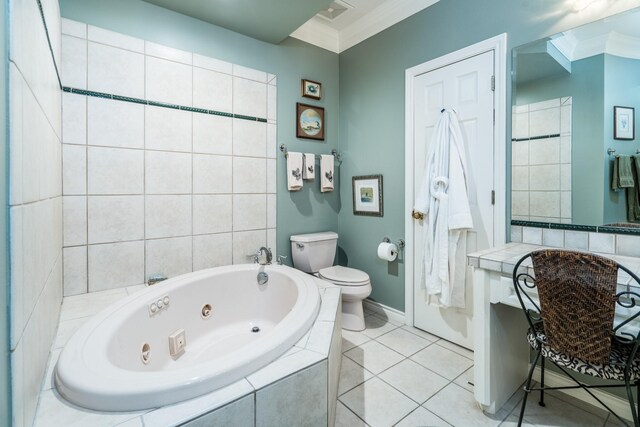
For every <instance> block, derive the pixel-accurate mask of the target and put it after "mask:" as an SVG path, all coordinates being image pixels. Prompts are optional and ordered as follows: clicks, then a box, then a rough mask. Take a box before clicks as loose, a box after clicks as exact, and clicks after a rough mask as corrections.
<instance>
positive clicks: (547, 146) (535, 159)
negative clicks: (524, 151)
mask: <svg viewBox="0 0 640 427" xmlns="http://www.w3.org/2000/svg"><path fill="white" fill-rule="evenodd" d="M557 163H560V138H546V139H535V140H531V141H529V164H530V165H549V164H557Z"/></svg>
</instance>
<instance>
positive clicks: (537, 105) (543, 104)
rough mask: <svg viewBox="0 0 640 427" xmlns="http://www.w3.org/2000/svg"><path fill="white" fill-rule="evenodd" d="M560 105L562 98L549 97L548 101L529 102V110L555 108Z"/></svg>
mask: <svg viewBox="0 0 640 427" xmlns="http://www.w3.org/2000/svg"><path fill="white" fill-rule="evenodd" d="M559 106H560V98H554V99H549V100H547V101H539V102H534V103H533V104H529V111H537V110H544V109H553V108H554V107H559Z"/></svg>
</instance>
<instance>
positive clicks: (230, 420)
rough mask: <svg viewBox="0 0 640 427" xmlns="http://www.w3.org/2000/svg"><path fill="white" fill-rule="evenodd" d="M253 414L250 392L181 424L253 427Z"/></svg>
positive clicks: (185, 426) (252, 401)
mask: <svg viewBox="0 0 640 427" xmlns="http://www.w3.org/2000/svg"><path fill="white" fill-rule="evenodd" d="M254 414H255V410H254V396H253V394H250V395H248V396H245V397H243V398H241V399H238V400H236V401H234V402H232V403H229V404H228V405H225V406H223V407H221V408H218V409H216V410H215V411H211V412H208V413H206V414H204V415H202V416H201V417H198V418H196V419H194V420H192V421H189V422H187V423H185V424H182V425H183V426H184V427H207V426H245V427H254V417H255V415H254Z"/></svg>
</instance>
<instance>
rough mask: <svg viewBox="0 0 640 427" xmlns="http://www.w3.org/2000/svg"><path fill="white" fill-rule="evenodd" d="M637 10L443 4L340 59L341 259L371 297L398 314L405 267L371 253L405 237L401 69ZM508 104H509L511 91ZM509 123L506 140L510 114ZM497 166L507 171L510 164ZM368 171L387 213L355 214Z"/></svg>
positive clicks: (626, 4)
mask: <svg viewBox="0 0 640 427" xmlns="http://www.w3.org/2000/svg"><path fill="white" fill-rule="evenodd" d="M638 5H640V2H638V1H622V2H615V3H614V2H606V4H603V2H598V3H593V4H592V7H590V8H587V9H584V10H581V11H578V10H575V11H571V10H567V8H568V7H569V5H567V6H565V7H563V6H562V5H561V4H559V2H557V1H552V0H543V1H530V0H486V1H471V0H443V1H440V2H438V3H436V4H435V5H433V6H431V7H429V8H427V9H426V10H423V11H422V12H420V13H417V14H415V15H413V16H411V17H410V18H408V19H406V20H404V21H402V22H400V23H398V24H396V25H394V26H392V27H390V28H388V29H387V30H385V31H383V32H381V33H379V34H377V35H375V36H373V37H371V38H369V39H367V40H365V41H364V42H362V43H360V44H358V45H356V46H354V47H352V48H351V49H349V50H347V51H345V52H343V53H341V54H340V147H341V149H342V152H343V153H344V154H345V161H344V163H343V165H342V170H341V184H340V194H341V197H342V205H343V209H341V210H340V214H339V233H340V244H341V248H342V250H343V251H344V253H343V255H342V260H341V261H342V263H345V264H348V265H349V266H352V267H355V268H360V269H363V270H365V271H367V272H368V273H369V275H370V276H371V280H372V284H373V292H372V294H371V298H373V299H375V300H377V301H379V302H381V303H383V304H386V305H388V306H391V307H393V308H396V309H399V310H404V277H405V270H404V265H403V264H402V262H400V263H398V264H391V265H388V264H387V263H386V262H383V261H380V260H379V259H377V258H376V249H375V248H376V246H377V245H378V243H379V242H380V241H381V240H382V237H383V236H385V235H387V236H389V237H390V238H392V239H394V240H395V239H398V238H401V237H403V236H404V224H405V221H406V220H409V218H408V213H406V212H405V211H404V137H405V135H404V71H405V69H407V68H409V67H412V66H415V65H418V64H421V63H423V62H426V61H429V60H431V59H434V58H437V57H439V56H441V55H444V54H447V53H450V52H453V51H455V50H457V49H461V48H463V47H465V46H468V45H470V44H473V43H476V42H479V41H482V40H485V39H487V38H490V37H493V36H496V35H498V34H501V33H504V32H506V33H507V34H508V44H509V49H510V48H511V47H514V46H518V45H521V44H524V43H528V42H531V41H534V40H537V39H539V38H542V37H546V36H550V35H552V34H555V33H558V32H560V31H563V30H567V29H569V28H573V27H576V26H578V25H581V24H584V23H587V22H590V21H593V20H595V19H598V18H600V17H602V14H604V13H605V12H606V13H608V14H610V13H613V12H615V11H622V10H625V9H628V8H630V7H632V6H638ZM508 66H509V67H510V59H509V64H508ZM507 105H511V99H510V88H508V99H507ZM509 115H510V114H508V116H509ZM507 122H508V123H507V134H508V135H510V134H511V129H510V128H511V124H510V118H509V117H507ZM510 157H511V153H510V150H509V149H508V151H507V158H508V159H509V158H510ZM497 167H507V170H509V168H508V165H497ZM373 173H382V174H383V175H384V183H385V186H384V194H385V200H384V208H385V215H384V217H383V218H368V217H359V216H354V215H353V213H352V210H351V182H350V181H351V177H352V176H354V175H365V174H373ZM507 182H510V176H509V174H508V176H507ZM507 194H509V188H507ZM509 204H510V203H509V200H507V206H509ZM507 214H509V212H507ZM507 218H508V217H507Z"/></svg>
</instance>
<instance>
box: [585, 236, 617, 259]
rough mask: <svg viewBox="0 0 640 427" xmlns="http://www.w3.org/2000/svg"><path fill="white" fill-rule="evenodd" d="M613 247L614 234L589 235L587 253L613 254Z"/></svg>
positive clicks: (614, 242) (614, 243) (614, 244)
mask: <svg viewBox="0 0 640 427" xmlns="http://www.w3.org/2000/svg"><path fill="white" fill-rule="evenodd" d="M615 247H616V236H615V234H606V233H589V251H592V252H600V253H605V254H612V253H614V252H615Z"/></svg>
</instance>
